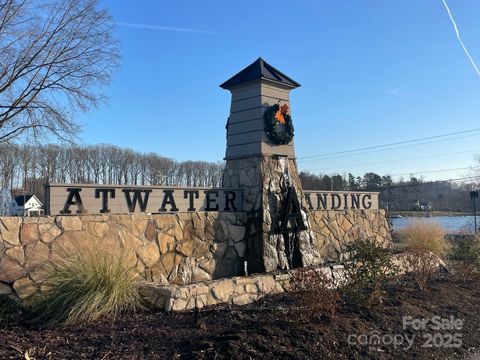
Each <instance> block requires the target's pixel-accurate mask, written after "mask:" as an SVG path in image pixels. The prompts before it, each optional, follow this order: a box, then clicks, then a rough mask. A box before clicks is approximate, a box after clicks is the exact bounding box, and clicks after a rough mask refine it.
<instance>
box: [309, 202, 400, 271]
mask: <svg viewBox="0 0 480 360" xmlns="http://www.w3.org/2000/svg"><path fill="white" fill-rule="evenodd" d="M308 219H309V223H310V230H311V231H312V232H313V233H314V239H315V240H314V241H315V248H316V249H317V250H318V252H319V253H320V254H321V256H322V259H323V261H324V263H328V262H342V261H343V260H346V259H345V245H347V244H349V243H351V242H353V241H355V240H358V239H365V240H366V239H370V240H373V241H375V242H376V243H378V244H380V245H383V246H385V247H389V246H391V243H392V235H391V232H390V227H389V225H388V220H387V216H386V211H385V210H383V209H382V210H346V211H312V212H310V213H309V216H308Z"/></svg>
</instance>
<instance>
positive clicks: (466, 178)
mask: <svg viewBox="0 0 480 360" xmlns="http://www.w3.org/2000/svg"><path fill="white" fill-rule="evenodd" d="M473 179H480V175H479V176H468V177H462V178H456V179H448V180H436V181H427V182H419V183H413V184H412V183H407V184H398V185H390V186H381V187H379V188H378V190H384V189H393V188H398V187H409V186H423V185H433V184H442V183H448V182H457V181H465V180H473Z"/></svg>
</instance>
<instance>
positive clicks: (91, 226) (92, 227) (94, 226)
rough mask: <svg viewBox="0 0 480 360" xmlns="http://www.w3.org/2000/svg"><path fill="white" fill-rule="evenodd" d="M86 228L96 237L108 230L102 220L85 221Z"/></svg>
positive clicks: (102, 235) (100, 236)
mask: <svg viewBox="0 0 480 360" xmlns="http://www.w3.org/2000/svg"><path fill="white" fill-rule="evenodd" d="M85 225H86V230H88V231H89V232H91V233H92V234H93V235H95V236H96V237H97V238H100V239H101V238H103V237H104V236H105V234H106V233H107V231H108V224H107V223H104V222H96V221H95V222H93V221H88V222H86V223H85Z"/></svg>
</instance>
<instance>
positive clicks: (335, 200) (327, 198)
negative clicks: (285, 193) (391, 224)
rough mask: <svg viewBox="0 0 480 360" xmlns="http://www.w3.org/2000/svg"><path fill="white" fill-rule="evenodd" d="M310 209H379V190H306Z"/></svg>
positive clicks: (306, 198)
mask: <svg viewBox="0 0 480 360" xmlns="http://www.w3.org/2000/svg"><path fill="white" fill-rule="evenodd" d="M304 194H305V200H306V201H307V205H308V209H309V210H311V211H315V210H337V211H341V210H378V209H379V206H378V192H359V191H357V192H355V191H352V192H344V191H312V190H306V191H304Z"/></svg>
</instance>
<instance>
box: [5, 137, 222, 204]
mask: <svg viewBox="0 0 480 360" xmlns="http://www.w3.org/2000/svg"><path fill="white" fill-rule="evenodd" d="M0 154H1V156H0V189H1V188H8V189H11V190H13V193H14V195H15V194H19V193H23V192H26V193H33V194H36V195H37V196H39V197H40V198H41V200H43V185H44V184H45V183H80V184H81V183H84V184H115V185H127V184H128V185H146V186H148V185H153V186H156V185H165V186H201V187H219V186H221V182H222V174H223V168H224V164H223V162H207V161H177V160H174V159H170V158H167V157H163V156H160V155H158V154H155V153H142V152H138V151H135V150H132V149H128V148H120V147H118V146H114V145H104V144H102V145H86V146H81V145H73V146H61V145H54V144H49V145H15V144H0Z"/></svg>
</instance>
